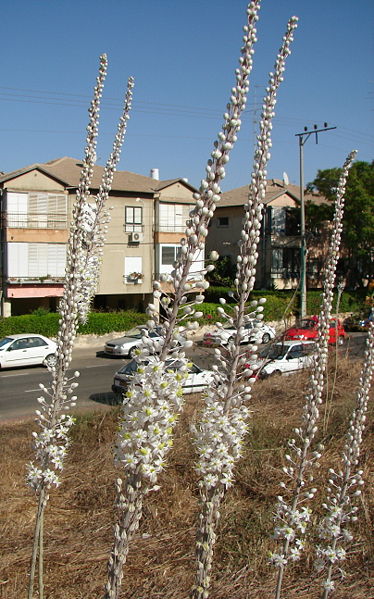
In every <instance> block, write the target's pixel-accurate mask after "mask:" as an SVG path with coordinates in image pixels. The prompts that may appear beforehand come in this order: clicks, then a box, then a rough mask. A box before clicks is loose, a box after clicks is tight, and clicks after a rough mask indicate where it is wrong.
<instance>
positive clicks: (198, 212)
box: [106, 0, 260, 599]
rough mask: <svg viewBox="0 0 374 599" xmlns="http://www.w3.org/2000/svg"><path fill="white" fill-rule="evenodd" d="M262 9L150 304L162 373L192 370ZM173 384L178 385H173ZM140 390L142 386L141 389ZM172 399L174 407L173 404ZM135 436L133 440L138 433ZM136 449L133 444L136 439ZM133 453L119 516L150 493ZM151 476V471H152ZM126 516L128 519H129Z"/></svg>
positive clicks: (112, 580)
mask: <svg viewBox="0 0 374 599" xmlns="http://www.w3.org/2000/svg"><path fill="white" fill-rule="evenodd" d="M259 5H260V2H259V0H254V1H253V2H251V3H250V4H249V6H248V8H247V15H248V25H246V26H245V28H244V38H243V41H244V45H243V47H242V49H241V57H240V60H239V62H240V64H239V68H238V69H237V70H236V86H235V87H233V88H232V90H231V96H230V102H229V103H228V104H227V111H226V112H225V114H224V123H223V127H222V131H221V132H220V133H219V134H218V140H217V141H216V142H215V143H214V149H213V151H212V153H211V158H210V159H209V160H208V164H207V167H206V176H205V178H204V179H202V181H201V185H200V188H199V192H196V193H195V194H194V199H195V201H196V203H195V207H194V208H193V209H192V210H191V212H190V218H189V220H188V221H187V223H186V225H187V228H186V232H185V235H186V236H185V238H183V239H182V241H181V252H180V257H179V259H178V260H177V262H176V264H175V268H174V271H173V272H172V273H171V275H170V276H169V275H165V276H163V277H161V278H160V281H155V283H154V299H155V301H154V303H151V304H150V305H149V306H148V314H149V316H150V320H149V321H148V323H147V326H148V331H151V330H152V329H153V328H154V327H155V326H156V325H159V324H160V323H159V319H160V317H159V313H158V306H157V304H158V303H159V302H161V305H162V308H163V311H164V314H165V317H164V318H163V322H162V327H163V336H164V339H163V343H161V344H160V347H156V345H155V344H154V342H153V341H152V339H151V338H150V337H149V335H148V336H147V335H144V339H143V347H142V348H140V351H139V354H138V358H137V360H138V361H139V364H140V365H141V368H143V364H144V358H145V357H146V356H147V354H148V355H149V354H153V353H156V351H158V350H160V353H159V355H158V356H157V355H155V356H154V359H153V360H152V364H153V365H154V366H156V365H159V367H160V372H161V371H162V369H163V365H164V363H165V361H166V359H167V358H170V357H175V358H178V360H181V362H182V364H183V365H184V367H185V366H186V358H185V355H184V349H187V348H188V347H189V346H190V345H192V342H191V341H188V340H186V338H185V334H186V332H187V331H188V330H194V329H195V328H197V324H196V322H195V321H194V318H198V317H199V316H201V313H199V312H196V310H195V306H196V305H198V304H200V303H202V302H203V301H204V295H203V293H204V291H205V290H206V289H207V288H208V287H209V283H208V282H207V281H206V280H205V279H204V276H205V274H206V273H207V272H209V271H211V270H212V269H213V265H212V264H210V265H207V266H206V267H205V268H204V269H202V271H200V272H199V273H197V272H195V271H194V270H193V269H192V265H193V264H194V262H195V261H197V260H199V259H200V256H201V252H203V250H204V248H205V239H206V236H207V234H208V225H209V221H210V219H211V218H212V216H213V214H214V211H215V208H216V203H217V202H218V201H219V199H220V193H221V188H220V185H219V184H220V181H221V180H222V179H223V178H224V177H225V165H226V164H227V163H228V161H229V154H230V152H231V150H232V148H233V147H234V144H235V142H236V140H237V133H238V131H239V129H240V126H241V120H240V115H241V112H242V110H243V109H244V108H245V105H246V95H247V92H248V88H249V83H248V77H249V73H250V71H251V68H252V54H253V47H252V46H253V43H254V42H255V41H256V30H255V23H256V21H257V11H258V8H259ZM217 259H218V254H217V252H213V253H212V255H211V260H212V261H214V260H217ZM161 283H166V284H168V286H169V288H170V291H169V292H168V291H167V289H165V287H166V285H164V288H163V289H162V293H161V287H162V285H161ZM191 293H194V295H195V297H194V298H193V299H190V298H191ZM196 294H197V295H196ZM178 343H179V344H180V345H181V348H180V349H179V348H178V347H177V344H178ZM144 374H145V375H146V376H144V378H143V377H141V379H137V381H136V380H134V382H133V384H132V385H131V386H130V391H129V392H130V394H132V395H131V397H130V398H129V399H131V409H132V410H133V411H134V413H137V412H141V411H142V403H143V395H144V390H145V389H147V388H148V387H149V386H150V385H151V386H152V388H153V385H152V383H151V382H150V380H149V377H150V376H153V375H152V372H148V371H147V370H146V371H145V373H144ZM174 376H175V375H174ZM170 384H172V382H171V381H170ZM137 386H138V388H136V387H137ZM156 391H157V393H159V394H161V395H160V401H161V404H160V405H158V404H157V401H156V403H155V404H153V407H155V408H156V414H154V420H153V424H154V425H155V426H157V424H156V422H158V421H159V420H160V421H163V419H164V414H163V411H162V410H161V409H160V408H161V407H162V405H163V403H162V401H163V399H165V394H167V389H162V388H160V387H158V388H157V389H156V387H155V388H154V393H156ZM151 395H152V392H151ZM162 396H163V399H162ZM168 397H170V396H168ZM126 399H127V398H126ZM168 401H169V403H170V401H171V400H168ZM127 405H128V404H127V402H126V401H124V406H123V409H124V410H127V409H128V408H127V407H126V406H127ZM179 409H180V406H179V404H178V403H176V404H175V405H174V410H175V415H174V418H176V413H177V412H178V410H179ZM125 414H126V412H125ZM128 426H129V425H128V422H127V416H126V415H125V417H124V418H122V421H121V426H120V430H119V433H118V446H119V447H122V446H123V442H125V446H123V447H124V450H123V455H125V450H126V451H127V445H126V442H127V441H126V436H127V435H128V434H130V433H129V431H128V430H127V429H128ZM141 426H145V427H146V429H145V431H144V430H143V429H142V428H141ZM131 427H132V425H131ZM138 428H139V431H140V433H139V434H140V436H141V437H142V436H143V433H144V432H145V434H146V436H147V434H148V433H147V431H148V424H147V422H146V421H144V422H142V424H141V423H140V422H139V423H138ZM171 432H172V430H171ZM168 434H169V433H168ZM130 436H131V437H132V433H131V434H130ZM163 442H164V441H162V443H163ZM168 444H169V443H168V442H167V445H168ZM130 445H131V447H132V448H133V450H134V446H133V445H132V441H130ZM163 449H164V448H163ZM133 450H132V453H131V455H136V459H137V464H136V465H135V464H133V465H132V466H131V468H132V470H131V471H132V472H133V475H132V481H133V484H132V488H134V489H136V490H137V492H134V494H133V496H132V499H131V505H130V503H128V502H127V503H126V502H123V501H122V500H121V495H120V492H117V507H118V511H119V512H120V511H121V506H124V508H123V509H124V510H127V513H129V511H130V510H134V509H137V508H136V507H135V502H136V501H138V499H139V498H138V497H137V495H139V496H140V495H141V494H142V493H144V490H141V488H140V486H141V483H140V481H142V480H143V474H142V471H143V464H144V458H143V457H142V454H139V453H137V452H136V451H135V452H134V451H133ZM165 450H166V448H165ZM121 451H122V450H121ZM151 453H152V449H151ZM164 455H165V453H163V455H162V460H163V459H164ZM152 456H153V457H154V459H156V460H158V459H159V458H158V454H157V452H156V453H152ZM157 464H159V465H160V462H157ZM157 464H156V466H154V465H153V466H152V468H151V470H152V472H151V476H152V483H154V482H155V481H156V478H157V472H158V467H159V466H158V465H157ZM160 467H162V466H160ZM147 472H149V470H148V469H147ZM136 505H137V506H139V508H138V509H140V510H141V507H140V506H141V502H140V500H139V501H138V503H137V504H136ZM122 511H123V510H122ZM120 517H122V518H125V519H126V516H125V515H122V516H120ZM140 517H141V513H140V514H139V518H140ZM127 534H128V533H127V531H126V526H123V527H119V528H118V529H117V532H116V534H115V540H114V546H113V549H112V554H111V557H110V559H109V565H108V584H107V595H106V598H108V599H109V598H111V597H112V596H114V593H115V590H114V589H115V588H118V586H119V584H120V568H119V567H118V564H119V563H121V564H123V563H124V561H125V558H126V554H127V550H128V542H129V539H128V537H127ZM120 554H121V555H120Z"/></svg>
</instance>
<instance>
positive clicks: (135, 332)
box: [125, 327, 142, 339]
mask: <svg viewBox="0 0 374 599" xmlns="http://www.w3.org/2000/svg"><path fill="white" fill-rule="evenodd" d="M141 336H142V332H141V330H140V329H138V327H134V328H133V329H130V330H129V331H127V333H126V335H125V337H131V338H132V339H133V338H136V339H140V338H141Z"/></svg>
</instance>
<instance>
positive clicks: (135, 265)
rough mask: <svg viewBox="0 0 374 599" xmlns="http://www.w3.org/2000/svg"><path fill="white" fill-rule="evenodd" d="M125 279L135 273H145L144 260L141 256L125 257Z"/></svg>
mask: <svg viewBox="0 0 374 599" xmlns="http://www.w3.org/2000/svg"><path fill="white" fill-rule="evenodd" d="M124 266H125V268H124V270H125V272H124V273H123V274H124V275H125V277H128V276H129V275H131V274H132V273H133V272H139V273H143V260H142V257H141V256H126V257H125V265H124Z"/></svg>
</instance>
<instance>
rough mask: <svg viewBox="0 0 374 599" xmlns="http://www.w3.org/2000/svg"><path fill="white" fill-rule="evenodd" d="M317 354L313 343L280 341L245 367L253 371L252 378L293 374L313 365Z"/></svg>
mask: <svg viewBox="0 0 374 599" xmlns="http://www.w3.org/2000/svg"><path fill="white" fill-rule="evenodd" d="M316 354H317V345H316V343H315V342H314V341H280V342H279V343H274V345H272V346H271V347H269V348H266V349H264V350H263V351H262V352H260V354H259V359H258V360H257V361H256V362H254V363H252V364H251V363H249V364H247V365H246V366H247V367H248V368H250V369H251V370H253V377H254V378H256V379H257V378H266V377H268V376H271V375H275V374H293V373H294V372H297V371H298V370H301V369H303V368H309V367H311V366H312V365H313V362H314V360H315V357H316Z"/></svg>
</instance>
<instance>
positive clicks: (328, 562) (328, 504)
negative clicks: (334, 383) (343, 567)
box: [316, 323, 374, 599]
mask: <svg viewBox="0 0 374 599" xmlns="http://www.w3.org/2000/svg"><path fill="white" fill-rule="evenodd" d="M373 371H374V323H371V324H370V328H369V334H368V338H367V342H366V351H365V355H364V361H363V366H362V370H361V375H360V379H359V386H358V389H357V395H356V405H355V409H354V411H353V414H352V417H351V420H350V422H349V428H348V431H347V434H346V442H345V445H344V449H343V454H342V457H341V466H340V469H338V470H337V471H335V470H334V469H333V468H330V470H329V481H328V484H327V488H328V492H329V495H328V497H327V498H326V500H325V503H323V504H322V507H323V508H324V510H325V512H326V515H325V517H324V518H323V520H322V522H321V523H320V526H319V532H320V538H321V539H322V543H321V545H320V546H319V547H317V562H316V566H317V568H318V569H322V568H324V567H325V568H327V572H326V577H325V580H324V583H323V593H322V599H327V598H328V596H329V595H330V592H331V591H332V590H333V588H334V581H333V575H334V572H335V570H336V568H337V567H338V566H339V562H341V561H342V560H344V559H345V555H346V553H345V545H346V544H347V543H349V542H350V541H351V540H352V538H353V537H352V534H351V532H350V531H349V529H348V526H349V524H350V523H351V522H354V521H355V519H356V512H357V510H358V508H357V507H356V506H355V499H356V498H357V497H358V496H360V495H361V486H362V485H363V484H364V480H363V477H362V474H363V472H362V470H360V469H359V468H358V465H359V458H360V452H361V445H362V436H363V432H364V429H365V424H366V413H367V407H368V401H369V393H370V388H371V383H372V378H373Z"/></svg>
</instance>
